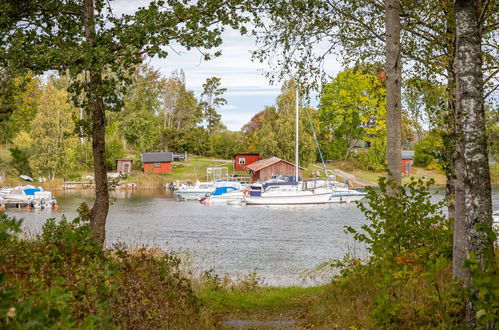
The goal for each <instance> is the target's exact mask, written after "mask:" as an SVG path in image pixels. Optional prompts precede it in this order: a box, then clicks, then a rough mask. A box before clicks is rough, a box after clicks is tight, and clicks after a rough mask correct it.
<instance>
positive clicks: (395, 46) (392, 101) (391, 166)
mask: <svg viewBox="0 0 499 330" xmlns="http://www.w3.org/2000/svg"><path fill="white" fill-rule="evenodd" d="M385 26H386V63H385V71H386V161H387V164H388V171H389V174H388V178H391V179H393V180H394V181H395V182H397V183H398V184H400V182H401V175H402V167H401V164H400V158H401V151H402V147H401V140H402V138H401V134H402V105H401V94H400V89H401V85H402V70H401V69H402V68H401V64H400V1H399V0H385Z"/></svg>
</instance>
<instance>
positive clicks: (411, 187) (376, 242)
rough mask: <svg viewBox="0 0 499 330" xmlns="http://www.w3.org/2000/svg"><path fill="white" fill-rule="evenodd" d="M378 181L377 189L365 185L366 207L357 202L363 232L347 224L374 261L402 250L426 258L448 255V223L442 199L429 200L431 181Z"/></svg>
mask: <svg viewBox="0 0 499 330" xmlns="http://www.w3.org/2000/svg"><path fill="white" fill-rule="evenodd" d="M378 183H379V192H377V191H376V190H374V189H373V188H368V193H367V196H366V198H367V200H368V205H369V207H367V206H366V205H364V204H362V203H359V204H358V205H359V208H360V210H361V211H362V212H363V213H364V215H365V216H366V218H367V221H368V222H369V224H366V225H363V226H362V227H361V228H362V230H363V232H359V231H357V230H355V229H353V228H352V227H349V228H348V231H349V232H351V233H353V234H354V238H355V239H356V240H358V241H361V242H365V243H368V244H369V251H371V252H372V254H373V256H374V258H376V260H378V261H380V260H389V261H395V258H396V257H397V256H400V255H401V254H402V253H412V254H414V255H417V258H423V259H424V260H426V261H427V260H431V259H433V260H436V259H437V258H438V257H445V258H451V255H452V227H451V224H452V223H451V222H450V221H449V220H448V219H447V217H446V216H445V215H444V212H443V208H444V206H445V201H441V202H438V203H435V204H434V203H432V201H431V199H430V198H431V193H430V191H429V188H430V186H431V185H432V184H433V180H428V181H426V182H425V181H423V180H422V179H418V180H414V179H412V180H411V181H410V182H409V183H406V184H403V185H401V186H397V185H396V184H394V183H393V182H392V181H388V182H387V181H386V178H380V180H379V182H378Z"/></svg>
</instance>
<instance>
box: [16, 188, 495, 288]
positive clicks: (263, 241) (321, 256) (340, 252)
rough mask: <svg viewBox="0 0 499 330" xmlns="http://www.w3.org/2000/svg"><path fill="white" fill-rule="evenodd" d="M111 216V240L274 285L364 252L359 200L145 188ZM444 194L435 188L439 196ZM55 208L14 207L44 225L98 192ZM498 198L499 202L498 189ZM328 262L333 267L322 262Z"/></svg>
mask: <svg viewBox="0 0 499 330" xmlns="http://www.w3.org/2000/svg"><path fill="white" fill-rule="evenodd" d="M112 197H113V204H112V205H111V207H110V211H109V216H108V222H107V227H106V229H107V242H106V244H107V245H108V246H110V245H111V244H113V243H116V242H123V243H126V244H128V245H132V244H137V245H147V246H151V247H161V248H164V249H168V250H175V251H183V252H185V254H186V255H187V256H188V258H189V259H191V261H192V266H191V267H192V268H193V270H194V271H197V272H201V271H205V270H210V269H213V270H214V271H215V272H216V273H218V274H220V275H228V276H231V277H239V278H241V277H242V276H244V275H245V274H248V273H251V272H256V273H257V275H258V277H259V278H260V279H261V280H263V282H264V283H267V284H272V285H308V284H316V283H320V282H321V281H325V280H327V279H328V278H330V275H329V271H328V272H326V274H324V273H323V272H320V271H317V270H316V271H313V272H310V271H311V270H313V269H317V267H318V266H319V265H320V264H321V263H323V262H326V261H328V260H331V259H333V258H341V257H343V256H344V255H345V254H346V253H354V254H356V255H357V256H364V255H365V247H363V246H359V245H358V244H356V243H355V242H354V241H353V239H352V238H351V235H347V234H345V233H344V227H345V226H352V227H355V228H359V227H360V226H361V225H362V224H364V223H365V218H364V216H363V214H362V213H361V212H360V211H359V210H358V208H357V207H356V205H355V204H329V205H314V206H272V207H270V206H267V207H266V206H232V205H231V206H228V205H212V206H205V205H202V204H200V203H198V202H195V201H193V202H178V201H176V200H175V199H174V198H172V196H171V195H170V193H169V192H168V191H163V190H150V191H148V190H141V191H133V192H132V191H124V192H115V193H113V194H112ZM442 197H443V195H442V194H441V193H440V192H437V195H436V196H435V199H441V198H442ZM56 198H57V200H58V204H59V206H60V208H59V210H58V211H52V210H45V211H38V210H35V211H30V212H27V211H24V210H15V209H9V213H10V214H12V215H16V216H18V217H23V218H24V226H25V229H26V230H27V231H29V232H31V233H36V232H38V231H39V230H40V228H41V226H42V224H43V222H44V220H45V219H47V218H50V217H56V218H60V217H61V216H62V215H63V214H64V215H65V216H66V217H67V218H68V219H72V218H74V217H75V216H76V211H75V210H76V208H77V207H78V205H79V204H80V203H81V202H83V201H86V202H88V203H89V205H91V203H92V199H93V194H92V192H86V191H66V192H59V193H56ZM493 202H494V206H495V208H496V209H497V208H499V191H498V190H497V189H495V190H494V195H493ZM325 269H329V268H325Z"/></svg>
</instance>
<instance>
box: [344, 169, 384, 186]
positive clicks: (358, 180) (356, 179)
mask: <svg viewBox="0 0 499 330" xmlns="http://www.w3.org/2000/svg"><path fill="white" fill-rule="evenodd" d="M334 173H335V174H336V175H337V176H341V177H342V178H345V179H348V180H349V181H352V182H355V183H356V184H360V185H361V186H369V187H375V186H377V184H376V183H375V182H372V181H367V180H364V179H361V178H359V177H356V176H355V175H353V174H350V173H347V172H344V171H342V170H334Z"/></svg>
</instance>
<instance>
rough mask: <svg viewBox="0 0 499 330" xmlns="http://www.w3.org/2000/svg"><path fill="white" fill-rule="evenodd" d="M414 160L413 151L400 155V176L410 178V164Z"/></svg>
mask: <svg viewBox="0 0 499 330" xmlns="http://www.w3.org/2000/svg"><path fill="white" fill-rule="evenodd" d="M413 159H414V151H404V152H402V154H401V157H400V162H401V164H400V165H401V166H402V175H404V176H410V175H411V171H412V163H413Z"/></svg>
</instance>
